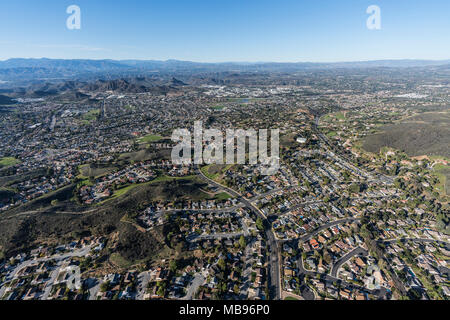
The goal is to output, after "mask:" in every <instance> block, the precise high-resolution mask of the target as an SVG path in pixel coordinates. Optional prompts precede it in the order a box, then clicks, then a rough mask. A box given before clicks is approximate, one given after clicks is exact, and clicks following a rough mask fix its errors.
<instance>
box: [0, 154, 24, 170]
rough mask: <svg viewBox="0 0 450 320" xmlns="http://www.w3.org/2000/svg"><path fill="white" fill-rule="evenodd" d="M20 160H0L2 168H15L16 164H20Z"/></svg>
mask: <svg viewBox="0 0 450 320" xmlns="http://www.w3.org/2000/svg"><path fill="white" fill-rule="evenodd" d="M19 163H20V160H17V159H16V158H12V157H5V158H0V168H3V167H9V166H13V165H15V164H19Z"/></svg>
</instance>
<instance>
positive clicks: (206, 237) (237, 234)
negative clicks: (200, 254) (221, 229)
mask: <svg viewBox="0 0 450 320" xmlns="http://www.w3.org/2000/svg"><path fill="white" fill-rule="evenodd" d="M243 235H244V232H235V233H214V234H203V235H194V236H189V237H187V238H186V240H187V241H189V242H195V241H199V240H214V239H232V238H239V237H240V236H243Z"/></svg>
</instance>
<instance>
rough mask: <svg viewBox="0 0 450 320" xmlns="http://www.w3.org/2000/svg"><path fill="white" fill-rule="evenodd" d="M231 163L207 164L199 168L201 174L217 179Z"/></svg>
mask: <svg viewBox="0 0 450 320" xmlns="http://www.w3.org/2000/svg"><path fill="white" fill-rule="evenodd" d="M232 166H233V165H224V164H209V165H206V166H204V167H202V168H201V169H200V170H201V171H202V172H203V174H204V175H205V176H206V177H208V178H209V179H211V180H219V179H220V178H221V176H222V175H223V174H224V172H225V171H227V170H228V169H230V168H231V167H232Z"/></svg>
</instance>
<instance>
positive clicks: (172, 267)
mask: <svg viewBox="0 0 450 320" xmlns="http://www.w3.org/2000/svg"><path fill="white" fill-rule="evenodd" d="M177 268H178V266H177V262H176V260H172V261H170V263H169V269H170V271H172V272H175V271H177Z"/></svg>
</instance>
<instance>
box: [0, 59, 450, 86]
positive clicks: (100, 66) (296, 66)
mask: <svg viewBox="0 0 450 320" xmlns="http://www.w3.org/2000/svg"><path fill="white" fill-rule="evenodd" d="M446 64H447V65H448V64H450V60H443V61H429V60H380V61H359V62H338V63H308V62H299V63H275V62H259V63H250V62H241V63H238V62H225V63H199V62H191V61H178V60H167V61H157V60H121V61H115V60H82V59H78V60H64V59H45V58H44V59H9V60H6V61H0V80H3V81H15V82H17V81H34V80H55V79H60V80H61V79H66V80H74V79H76V80H80V79H83V80H92V79H105V80H108V79H109V80H110V79H117V78H123V77H130V76H144V77H145V76H147V75H155V74H164V73H165V74H170V73H172V74H173V73H183V74H190V73H191V74H192V73H201V72H237V73H239V72H297V71H304V70H317V69H337V68H411V67H429V66H440V65H446ZM172 82H173V83H172V85H174V86H181V85H183V83H182V82H180V81H179V80H177V79H175V78H174V79H172ZM111 85H113V86H114V84H111ZM116 85H118V86H119V87H121V86H127V84H124V83H121V84H119V83H117V84H116ZM133 90H137V92H139V91H140V90H142V88H135V89H133Z"/></svg>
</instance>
